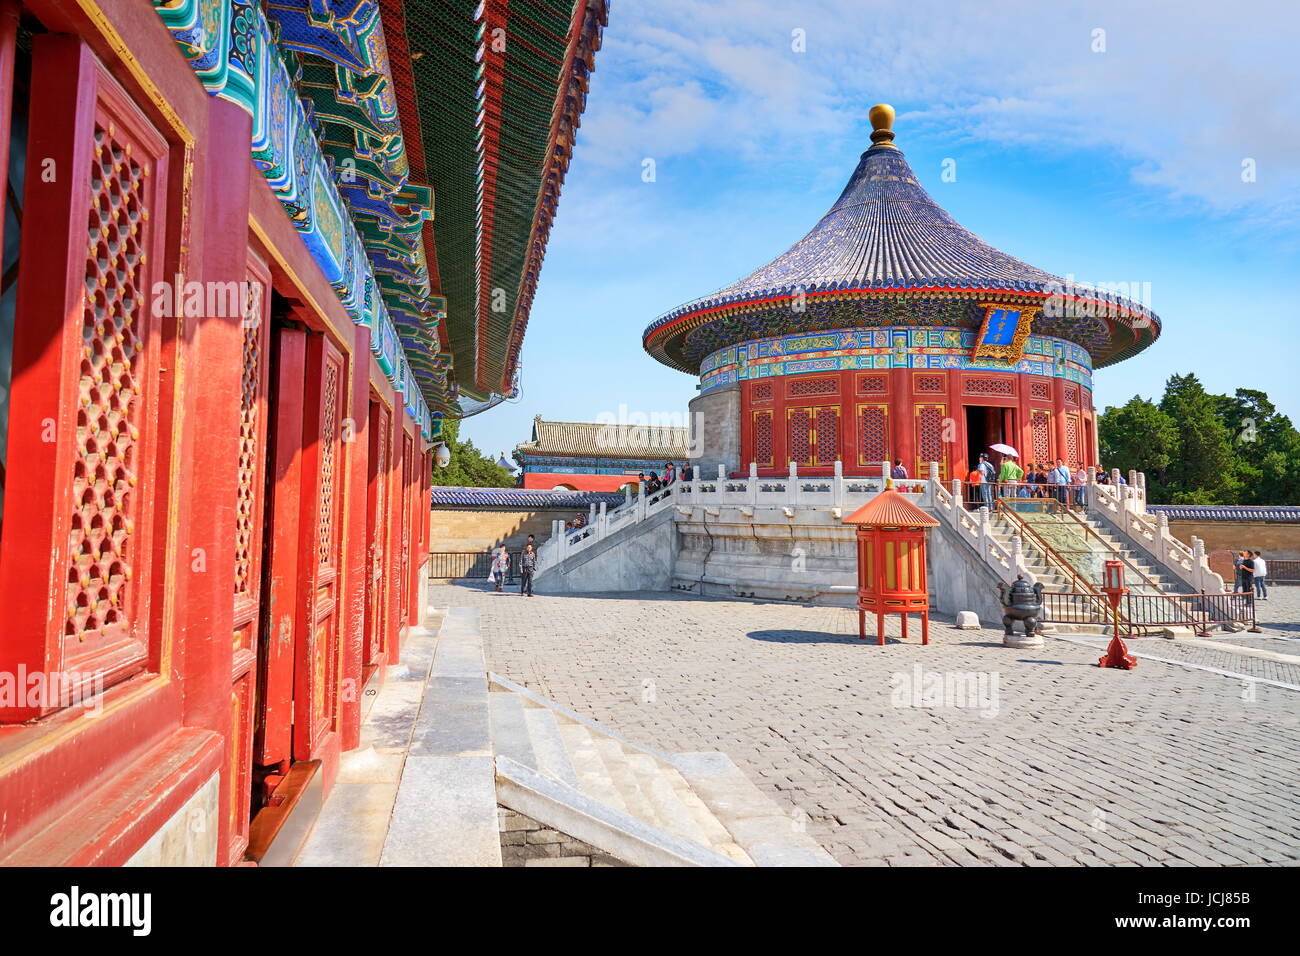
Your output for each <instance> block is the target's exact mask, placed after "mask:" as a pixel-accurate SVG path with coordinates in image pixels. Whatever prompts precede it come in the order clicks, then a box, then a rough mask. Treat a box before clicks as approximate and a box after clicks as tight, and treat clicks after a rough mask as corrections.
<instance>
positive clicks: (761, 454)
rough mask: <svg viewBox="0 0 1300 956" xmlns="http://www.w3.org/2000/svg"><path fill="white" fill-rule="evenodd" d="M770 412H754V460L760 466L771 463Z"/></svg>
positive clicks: (768, 465) (767, 465) (766, 465)
mask: <svg viewBox="0 0 1300 956" xmlns="http://www.w3.org/2000/svg"><path fill="white" fill-rule="evenodd" d="M772 457H773V452H772V413H771V412H756V413H755V414H754V462H755V463H756V464H758V465H760V466H764V467H771V465H772Z"/></svg>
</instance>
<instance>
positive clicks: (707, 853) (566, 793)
mask: <svg viewBox="0 0 1300 956" xmlns="http://www.w3.org/2000/svg"><path fill="white" fill-rule="evenodd" d="M496 786H497V796H498V798H499V799H500V800H501V802H502V804H503V805H504V806H507V807H509V808H510V809H512V810H514V811H515V812H516V813H522V814H524V815H525V816H527V817H530V818H532V819H534V820H536V821H537V822H538V823H541V824H543V825H544V826H548V827H551V828H553V829H555V830H559V831H560V832H561V833H567V834H568V835H569V836H572V837H574V838H575V839H578V840H581V841H583V842H584V843H589V844H591V845H592V846H594V847H596V848H598V849H600V850H603V851H604V852H605V853H608V854H610V855H611V856H614V857H616V858H618V859H620V860H622V861H624V862H625V863H631V864H633V865H634V866H740V865H741V864H739V863H737V862H736V861H735V860H733V859H731V858H730V857H728V856H724V855H723V854H721V853H717V852H715V851H713V850H711V849H709V848H708V847H705V846H701V845H700V844H698V843H696V842H695V841H693V840H686V839H683V838H682V837H679V836H677V835H676V834H674V833H669V832H668V831H666V830H664V829H662V828H660V827H656V826H651V825H650V824H647V823H646V822H645V821H643V820H640V819H638V818H637V817H634V816H632V815H631V814H628V813H626V812H624V811H621V810H617V809H615V808H614V807H612V806H611V805H610V804H608V803H607V802H605V801H603V800H599V799H595V798H593V797H592V796H591V795H590V794H588V793H586V792H584V791H582V790H577V789H574V788H573V787H570V786H568V785H567V784H564V783H561V782H560V781H558V780H555V779H553V778H551V777H548V776H546V775H545V774H540V773H537V772H536V771H535V770H533V769H531V768H529V767H525V766H523V765H522V764H518V763H516V762H515V761H513V760H511V759H510V758H509V757H498V758H497V760H496Z"/></svg>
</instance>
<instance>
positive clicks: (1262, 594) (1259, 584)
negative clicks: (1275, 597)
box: [1251, 551, 1268, 601]
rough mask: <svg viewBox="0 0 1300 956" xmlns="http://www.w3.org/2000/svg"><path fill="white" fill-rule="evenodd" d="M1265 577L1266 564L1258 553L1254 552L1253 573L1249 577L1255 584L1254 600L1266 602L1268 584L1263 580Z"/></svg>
mask: <svg viewBox="0 0 1300 956" xmlns="http://www.w3.org/2000/svg"><path fill="white" fill-rule="evenodd" d="M1267 577H1268V562H1267V561H1265V560H1264V558H1263V557H1262V556H1261V555H1260V553H1259V552H1258V551H1256V552H1255V573H1254V574H1253V575H1252V576H1251V580H1253V581H1254V582H1255V599H1256V600H1258V601H1267V600H1268V582H1267V581H1266V580H1264V579H1265V578H1267Z"/></svg>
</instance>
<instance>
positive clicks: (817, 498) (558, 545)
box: [537, 461, 937, 569]
mask: <svg viewBox="0 0 1300 956" xmlns="http://www.w3.org/2000/svg"><path fill="white" fill-rule="evenodd" d="M881 467H882V468H883V469H884V473H885V474H888V473H889V463H888V462H882V463H881ZM931 467H932V468H934V467H935V466H931ZM936 473H937V472H936ZM894 484H895V487H896V489H899V490H901V491H902V493H903V494H905V495H906V496H907V497H908V499H910V500H911V501H913V502H915V503H917V504H918V505H921V506H922V507H925V506H927V505H928V504H929V499H930V494H931V492H930V490H929V483H928V482H926V481H925V480H923V479H916V478H907V479H899V480H897V481H896V482H895V483H894ZM884 487H885V481H884V479H882V478H872V477H852V476H850V477H845V476H844V469H843V466H842V464H841V463H840V462H838V461H837V462H836V463H835V468H834V472H833V474H830V475H823V476H814V477H800V475H799V471H798V467H797V466H796V465H795V464H794V462H791V463H790V471H789V474H787V475H782V476H779V477H771V478H760V477H759V476H758V466H757V465H754V464H751V465H750V466H749V476H748V477H745V478H729V477H727V473H726V469H725V468H724V467H723V466H721V465H719V466H718V473H717V476H716V477H711V478H703V477H697V478H692V479H691V480H690V481H676V482H673V483H672V484H671V485H668V486H667V487H664V488H661V489H660V490H659V491H656V492H654V493H652V494H648V495H640V494H638V495H634V494H632V492H631V490H628V491H626V492H624V500H623V504H621V505H619V506H618V507H617V508H614V509H607V508H606V507H605V505H604V504H603V503H602V504H601V505H599V506H597V505H592V506H591V512H590V515H589V517H588V520H587V524H586V525H585V526H584V527H582V528H578V529H575V530H570V531H566V530H565V527H564V522H563V521H558V520H557V521H554V522H552V523H551V536H550V538H548V539H547V540H546V542H545V543H544V544H543V545H542V546H541V547H540V548H539V549H538V552H537V566H538V568H539V569H543V568H550V567H555V566H556V565H558V564H560V563H562V562H563V561H564V560H565V559H566V558H569V557H571V556H572V555H574V554H578V553H580V552H582V551H584V550H586V549H587V548H589V547H591V546H592V545H595V544H597V543H598V542H600V541H603V540H605V538H607V537H609V536H610V535H611V534H615V533H617V532H619V531H622V530H623V529H624V528H625V527H629V526H631V525H635V524H640V523H641V522H642V521H645V520H647V519H649V518H652V517H654V516H655V515H657V514H659V512H661V511H664V510H665V509H667V508H672V507H680V508H683V509H690V508H692V507H694V506H703V507H711V508H717V507H721V506H728V507H735V508H739V509H740V510H741V512H742V514H744V513H747V514H748V515H750V516H752V514H753V509H754V508H781V509H784V510H785V511H786V517H793V515H794V509H795V508H824V509H827V510H830V511H832V513H834V514H835V516H836V517H843V516H844V515H847V514H851V513H852V512H853V511H855V510H857V509H858V508H860V507H862V505H864V504H866V503H867V502H868V501H870V500H871V499H872V498H874V497H875V496H876V495H877V494H879V493H880V492H881V491H882V490H883V489H884Z"/></svg>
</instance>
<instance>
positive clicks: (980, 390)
mask: <svg viewBox="0 0 1300 956" xmlns="http://www.w3.org/2000/svg"><path fill="white" fill-rule="evenodd" d="M966 394H967V395H1015V394H1016V383H1015V380H1014V379H1012V378H1011V377H1010V376H1006V377H1001V378H969V379H967V380H966Z"/></svg>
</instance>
